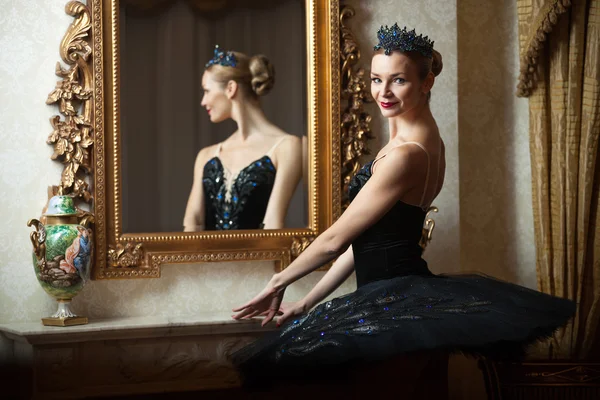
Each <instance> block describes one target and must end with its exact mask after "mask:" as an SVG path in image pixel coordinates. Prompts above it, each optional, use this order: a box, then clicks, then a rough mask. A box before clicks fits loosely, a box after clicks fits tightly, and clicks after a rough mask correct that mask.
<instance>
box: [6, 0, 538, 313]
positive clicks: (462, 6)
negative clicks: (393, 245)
mask: <svg viewBox="0 0 600 400" xmlns="http://www.w3.org/2000/svg"><path fill="white" fill-rule="evenodd" d="M65 3H66V1H60V2H59V1H53V2H49V1H43V0H31V1H26V2H23V1H19V0H0V7H1V8H2V10H3V12H2V13H1V14H0V49H1V52H0V104H2V114H1V115H0V118H1V123H0V142H1V143H2V146H1V147H0V179H1V182H2V186H1V187H2V196H0V213H1V215H2V224H1V225H0V304H2V305H3V307H0V322H8V321H28V320H37V319H38V318H40V317H41V316H46V315H48V314H49V313H51V312H52V311H53V310H54V308H55V305H54V302H53V301H52V299H51V298H50V297H49V296H48V295H46V294H45V292H43V291H42V289H41V287H40V286H39V285H38V283H37V281H36V279H35V277H34V274H33V268H32V265H31V256H30V251H31V244H30V242H29V238H28V236H29V232H30V231H31V230H30V229H29V228H27V227H26V225H25V222H26V221H27V220H28V219H29V218H33V217H38V216H39V213H40V211H41V208H42V207H43V205H44V200H45V198H46V190H47V186H48V185H49V184H52V183H55V182H57V181H58V179H59V175H60V167H59V165H57V163H54V162H52V161H50V158H49V157H50V155H51V153H52V151H51V147H50V146H48V145H46V144H45V139H46V137H47V135H48V134H49V132H50V131H51V127H50V124H49V122H48V119H49V118H50V117H51V116H52V115H54V114H55V113H56V109H55V108H54V107H49V106H46V105H45V103H44V102H45V99H46V96H47V94H48V93H49V92H50V90H52V88H53V87H54V85H55V77H54V74H53V71H54V67H55V64H56V62H57V61H58V59H59V55H58V47H59V43H60V40H61V38H62V35H63V33H64V31H65V29H66V27H67V26H68V24H69V23H70V22H71V18H70V17H69V16H67V15H66V14H65V13H64V4H65ZM347 3H349V4H350V5H352V6H353V7H354V8H355V9H356V11H357V16H356V17H355V18H354V20H353V22H351V26H352V27H354V29H355V32H356V34H357V36H358V39H359V43H360V46H361V50H362V55H363V60H362V63H363V64H364V65H365V67H368V60H369V55H370V54H371V48H372V47H371V46H372V45H373V37H374V33H375V32H376V30H377V28H378V27H379V25H380V24H391V23H394V22H395V21H398V22H399V23H401V24H402V25H408V26H414V27H416V28H417V29H418V30H422V31H424V32H426V34H428V35H430V37H432V38H434V39H435V41H436V48H437V49H439V50H440V52H441V53H442V55H443V57H444V70H443V72H442V74H441V75H440V76H439V77H438V79H437V81H436V84H435V87H434V90H433V98H432V109H433V112H434V114H435V115H436V117H437V120H438V124H439V126H440V131H441V132H442V135H443V137H444V140H445V142H446V145H447V152H448V154H447V158H448V172H447V180H446V185H445V188H444V190H443V191H442V193H441V195H440V196H439V197H438V199H437V200H436V202H435V204H436V205H437V206H438V207H440V214H439V215H438V216H437V217H436V221H437V226H436V231H435V232H434V239H433V242H432V244H431V245H430V248H429V249H428V251H427V253H426V258H427V260H428V261H429V262H430V264H431V268H432V269H433V270H434V271H436V272H451V271H458V270H461V269H463V270H480V271H484V272H486V273H489V274H491V275H495V276H499V277H503V278H507V279H510V280H513V281H518V282H524V283H526V284H527V285H529V286H534V284H535V267H534V248H533V240H532V229H531V206H530V199H531V197H530V191H531V190H530V182H529V152H528V147H527V111H526V110H527V103H526V101H524V100H520V99H516V98H515V97H514V95H513V93H514V82H515V79H516V74H517V71H518V68H517V64H516V61H517V41H516V32H517V31H516V30H517V26H516V14H515V9H514V6H511V7H510V8H508V9H503V8H502V6H501V5H500V4H496V3H498V2H494V1H493V0H487V1H485V2H483V3H484V4H483V3H482V2H481V1H475V0H458V2H454V1H443V2H440V1H437V0H436V1H434V0H424V1H422V2H419V3H415V2H413V1H407V0H402V1H399V0H373V1H366V0H352V1H348V2H347ZM457 9H458V12H457ZM457 15H458V18H457ZM32 16H35V18H33V17H32ZM479 25H482V26H483V25H485V26H486V29H488V34H487V35H486V36H482V35H473V34H471V32H472V31H473V29H475V28H476V27H477V26H479ZM482 55H485V56H486V57H485V58H484V57H481V56H482ZM370 111H371V112H372V114H373V116H374V123H373V130H374V132H376V134H377V139H375V140H373V142H372V148H373V151H376V150H377V147H378V146H380V145H381V144H382V143H383V142H384V141H385V140H387V135H388V134H387V127H386V126H384V124H383V121H382V120H381V118H380V117H379V115H378V114H377V112H376V108H375V106H374V105H370ZM459 161H460V163H459ZM459 193H460V196H459ZM271 274H272V264H271V263H268V262H253V263H210V264H194V265H172V266H165V267H164V268H163V276H162V278H160V279H153V280H136V281H94V282H92V283H90V284H89V285H88V286H86V288H85V289H84V290H83V292H82V293H81V294H80V295H79V296H78V297H77V298H75V300H74V302H73V308H74V309H75V310H76V311H78V312H80V313H82V314H84V315H87V316H89V317H92V318H97V317H110V316H143V315H148V314H155V315H167V314H176V315H190V314H195V313H200V312H208V311H219V310H229V309H230V308H231V307H232V306H233V305H236V304H239V303H241V302H243V301H245V300H247V298H248V296H250V295H251V294H253V293H255V292H256V291H258V290H259V289H261V288H262V287H263V285H264V283H265V282H266V281H267V279H268V278H269V277H270V275H271ZM321 275H322V273H315V274H312V275H311V276H309V277H307V278H305V279H304V280H302V281H300V282H298V283H296V284H295V285H293V286H292V287H291V288H290V290H288V298H289V300H294V299H298V298H300V297H301V296H302V294H303V293H305V292H306V291H307V290H309V288H310V287H311V286H312V285H313V284H314V283H315V282H316V280H317V279H318V278H319V277H320V276H321ZM354 285H355V284H354V281H353V280H350V281H348V282H347V283H346V284H344V286H343V287H342V288H341V289H340V291H338V294H340V293H342V292H347V291H349V290H352V289H353V288H354Z"/></svg>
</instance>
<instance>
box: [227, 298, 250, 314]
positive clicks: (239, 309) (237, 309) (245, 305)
mask: <svg viewBox="0 0 600 400" xmlns="http://www.w3.org/2000/svg"><path fill="white" fill-rule="evenodd" d="M251 305H252V300H250V301H249V302H247V303H246V304H244V305H243V306H239V307H236V308H234V309H232V310H231V311H233V312H238V311H242V310H243V309H244V308H248V307H250V306H251Z"/></svg>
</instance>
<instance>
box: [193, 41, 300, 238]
mask: <svg viewBox="0 0 600 400" xmlns="http://www.w3.org/2000/svg"><path fill="white" fill-rule="evenodd" d="M273 83H274V69H273V66H272V65H271V64H270V63H269V61H268V60H267V58H266V57H264V56H254V57H251V58H250V57H248V56H246V55H245V54H242V53H238V52H222V51H220V50H219V47H218V46H217V47H216V48H215V55H214V58H213V59H212V60H210V61H209V62H208V63H207V64H206V70H205V72H204V75H203V77H202V87H203V89H204V97H203V98H202V106H203V107H205V108H206V110H207V111H208V114H209V116H210V120H211V121H212V122H215V123H216V122H221V121H224V120H226V119H228V118H231V119H233V120H234V121H235V122H236V123H237V127H238V129H237V130H236V131H235V132H234V133H233V134H232V135H231V136H230V137H229V138H228V139H226V140H225V141H224V142H222V143H218V144H216V145H213V146H209V147H206V148H204V149H202V150H200V152H199V153H198V156H197V157H196V163H195V167H194V182H193V185H192V191H191V193H190V197H189V199H188V203H187V207H186V211H185V217H184V220H183V225H184V230H185V231H197V230H215V229H217V230H227V229H257V228H265V229H279V228H283V224H284V219H285V215H286V212H287V208H288V205H289V202H290V199H291V197H292V195H293V193H294V190H295V189H296V186H297V185H298V182H299V180H300V177H301V175H302V170H301V166H302V160H301V157H302V147H301V141H300V139H299V138H298V137H296V136H293V135H289V134H287V133H285V132H283V131H282V130H281V129H279V128H278V127H276V126H275V125H273V124H272V123H271V122H269V121H268V120H267V118H266V117H265V114H264V113H263V111H262V109H261V106H260V102H259V97H260V96H263V95H265V94H267V93H268V92H269V90H270V89H271V88H272V87H273ZM290 95H293V94H290Z"/></svg>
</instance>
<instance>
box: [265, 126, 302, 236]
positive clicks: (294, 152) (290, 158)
mask: <svg viewBox="0 0 600 400" xmlns="http://www.w3.org/2000/svg"><path fill="white" fill-rule="evenodd" d="M288 136H289V137H287V138H285V139H284V140H283V141H282V142H281V144H280V145H279V146H277V148H276V149H275V154H274V156H275V159H276V161H277V174H276V175H275V182H274V183H273V190H272V191H271V196H270V197H269V204H268V205H267V210H266V211H265V218H264V220H263V223H264V229H281V228H283V227H284V223H285V216H286V214H287V209H288V206H289V205H290V201H291V200H292V196H293V195H294V191H295V190H296V187H297V186H298V182H299V181H300V178H301V177H302V142H301V140H300V138H298V137H296V136H293V135H288Z"/></svg>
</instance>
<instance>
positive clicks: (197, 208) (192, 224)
mask: <svg viewBox="0 0 600 400" xmlns="http://www.w3.org/2000/svg"><path fill="white" fill-rule="evenodd" d="M206 150H207V148H204V149H202V150H200V152H198V155H197V156H196V162H195V164H194V181H193V183H192V190H191V192H190V197H189V198H188V202H187V206H186V208H185V215H184V217H183V231H184V232H195V231H202V230H204V212H205V211H204V210H205V204H204V185H203V184H202V177H203V174H204V164H205V163H206V161H207V160H205V158H206V156H205V155H206V154H207V151H206Z"/></svg>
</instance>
